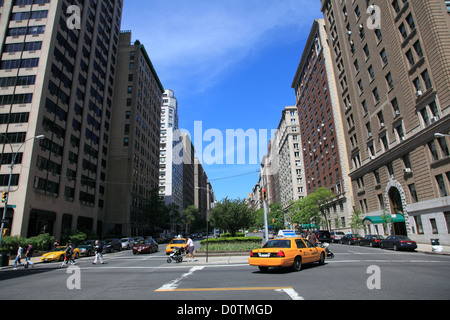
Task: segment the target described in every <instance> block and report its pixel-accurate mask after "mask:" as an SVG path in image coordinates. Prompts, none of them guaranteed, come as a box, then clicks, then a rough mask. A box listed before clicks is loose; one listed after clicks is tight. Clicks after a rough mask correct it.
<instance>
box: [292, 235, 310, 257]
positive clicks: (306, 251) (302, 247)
mask: <svg viewBox="0 0 450 320" xmlns="http://www.w3.org/2000/svg"><path fill="white" fill-rule="evenodd" d="M303 240H304V239H295V243H296V244H297V249H298V251H299V254H300V256H301V257H302V263H309V260H311V252H310V248H308V245H307V244H306V243H305V242H304V241H303Z"/></svg>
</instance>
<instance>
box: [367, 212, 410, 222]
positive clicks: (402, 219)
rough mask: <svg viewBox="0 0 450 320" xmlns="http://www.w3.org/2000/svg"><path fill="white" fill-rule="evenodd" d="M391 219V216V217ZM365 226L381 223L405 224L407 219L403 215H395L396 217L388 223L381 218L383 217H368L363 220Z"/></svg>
mask: <svg viewBox="0 0 450 320" xmlns="http://www.w3.org/2000/svg"><path fill="white" fill-rule="evenodd" d="M389 217H390V216H389ZM363 222H364V224H371V223H373V224H381V223H394V222H405V217H404V216H403V214H401V213H397V214H395V217H394V218H392V221H391V219H388V221H385V220H383V219H382V218H381V216H367V217H365V218H364V220H363Z"/></svg>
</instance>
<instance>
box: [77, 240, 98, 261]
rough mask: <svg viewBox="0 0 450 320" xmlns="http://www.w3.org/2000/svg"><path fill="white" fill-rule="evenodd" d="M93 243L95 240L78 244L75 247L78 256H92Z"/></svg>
mask: <svg viewBox="0 0 450 320" xmlns="http://www.w3.org/2000/svg"><path fill="white" fill-rule="evenodd" d="M94 243H95V240H86V241H83V242H82V243H80V245H79V246H78V247H77V248H78V249H80V254H81V255H82V256H87V257H89V256H92V255H93V254H94Z"/></svg>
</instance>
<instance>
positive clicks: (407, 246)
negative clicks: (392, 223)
mask: <svg viewBox="0 0 450 320" xmlns="http://www.w3.org/2000/svg"><path fill="white" fill-rule="evenodd" d="M380 247H381V249H387V248H392V249H394V250H395V251H397V250H411V251H414V250H416V249H417V243H416V242H415V241H413V240H411V239H410V238H408V237H407V236H402V235H392V236H389V237H387V238H386V239H384V240H382V241H381V243H380Z"/></svg>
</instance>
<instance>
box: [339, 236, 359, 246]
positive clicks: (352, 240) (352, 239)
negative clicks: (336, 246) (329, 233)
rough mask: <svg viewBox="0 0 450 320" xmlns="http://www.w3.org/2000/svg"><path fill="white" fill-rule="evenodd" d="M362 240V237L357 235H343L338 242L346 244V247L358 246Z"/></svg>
mask: <svg viewBox="0 0 450 320" xmlns="http://www.w3.org/2000/svg"><path fill="white" fill-rule="evenodd" d="M361 239H362V236H361V235H359V234H357V233H347V234H346V235H344V236H343V237H342V238H341V240H339V243H340V244H348V245H352V244H358V243H359V240H361Z"/></svg>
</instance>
